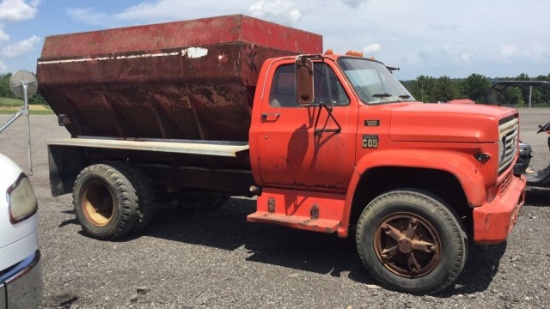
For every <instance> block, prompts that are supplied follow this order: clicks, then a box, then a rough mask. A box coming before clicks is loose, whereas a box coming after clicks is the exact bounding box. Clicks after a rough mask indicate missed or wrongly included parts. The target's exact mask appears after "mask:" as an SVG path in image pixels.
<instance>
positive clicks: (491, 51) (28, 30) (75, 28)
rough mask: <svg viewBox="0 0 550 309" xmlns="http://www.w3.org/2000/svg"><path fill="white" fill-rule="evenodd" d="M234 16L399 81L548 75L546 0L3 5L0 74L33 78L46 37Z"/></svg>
mask: <svg viewBox="0 0 550 309" xmlns="http://www.w3.org/2000/svg"><path fill="white" fill-rule="evenodd" d="M232 14H245V15H249V16H252V17H257V18H261V19H265V20H268V21H271V22H275V23H279V24H282V25H286V26H290V27H294V28H298V29H302V30H306V31H310V32H314V33H317V34H321V35H323V45H324V47H323V49H324V50H326V49H329V48H331V49H333V50H334V52H335V53H345V52H346V51H348V50H354V51H362V52H363V53H364V54H365V56H367V57H371V56H374V57H375V58H376V59H377V60H380V61H382V62H384V63H385V64H386V65H388V66H393V67H399V68H400V71H399V72H396V73H395V74H396V75H397V77H398V78H399V79H402V80H410V79H415V78H417V77H418V76H420V75H424V76H431V77H436V78H437V77H441V76H448V77H451V78H465V77H468V76H469V75H471V74H474V73H475V74H481V75H483V76H486V77H490V78H496V77H516V76H518V75H519V74H522V73H524V74H527V75H528V76H529V77H536V76H538V75H545V76H546V75H549V74H550V17H549V15H550V1H548V0H522V1H520V0H461V1H457V0H414V1H413V0H224V1H220V0H199V1H197V0H134V1H130V0H95V1H89V0H87V1H84V0H0V74H6V73H10V72H11V73H14V72H16V71H18V70H28V71H31V72H35V71H36V60H37V58H39V57H40V52H41V49H42V45H43V43H44V38H45V37H47V36H50V35H57V34H64V33H74V32H83V31H94V30H100V29H107V28H116V27H124V26H135V25H142V24H151V23H160V22H170V21H177V20H189V19H197V18H205V17H213V16H220V15H232Z"/></svg>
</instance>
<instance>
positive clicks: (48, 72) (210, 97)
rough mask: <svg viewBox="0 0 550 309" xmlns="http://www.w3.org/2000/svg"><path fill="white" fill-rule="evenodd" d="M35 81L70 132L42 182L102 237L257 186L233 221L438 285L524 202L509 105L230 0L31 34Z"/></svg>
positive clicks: (406, 285) (423, 288)
mask: <svg viewBox="0 0 550 309" xmlns="http://www.w3.org/2000/svg"><path fill="white" fill-rule="evenodd" d="M37 77H38V80H39V91H40V93H41V94H42V96H43V97H44V98H45V99H46V100H47V102H48V103H49V104H50V106H51V107H52V109H53V110H54V111H55V113H56V114H57V115H58V121H59V124H60V125H63V126H65V127H66V129H67V130H68V131H69V132H70V134H71V138H67V139H62V140H54V141H50V142H48V150H49V159H50V180H51V190H52V194H53V195H54V196H58V195H62V194H66V193H72V194H73V198H74V209H75V212H76V216H77V218H78V220H79V221H80V224H81V225H82V228H83V230H84V231H85V232H86V233H87V234H89V235H91V236H92V237H95V238H98V239H115V238H119V237H122V236H124V235H126V234H128V233H133V232H136V231H139V230H140V229H143V228H145V226H146V225H147V224H148V223H149V222H150V221H151V218H152V215H153V212H154V209H155V205H157V204H158V203H170V202H177V203H179V204H182V205H192V206H193V207H202V208H204V209H213V208H216V207H219V206H220V205H222V204H223V202H224V201H226V200H227V199H228V198H229V197H230V196H243V195H245V196H257V200H256V203H257V209H256V211H255V212H254V213H251V214H249V215H248V217H247V220H248V221H249V222H262V223H272V224H278V225H282V226H286V227H290V228H296V229H303V230H309V231H316V232H322V233H332V234H335V235H337V236H339V237H348V236H349V235H348V234H349V231H350V230H352V231H354V232H353V233H354V234H353V235H351V236H352V237H355V238H356V243H357V250H358V253H359V256H360V258H361V260H362V261H363V264H364V266H365V268H366V269H367V271H368V272H369V274H370V275H371V276H372V277H373V278H375V279H376V280H378V281H379V282H380V283H381V284H382V285H383V286H385V287H387V288H389V289H394V290H399V291H405V292H410V293H420V294H421V293H432V292H435V291H438V290H441V289H443V288H446V287H447V286H449V285H451V284H452V283H453V282H454V281H455V279H456V278H457V277H458V276H459V275H460V273H461V271H462V269H463V267H464V265H465V264H466V260H467V256H468V250H469V245H470V244H472V243H474V244H492V243H498V242H501V241H504V240H505V239H506V238H507V236H508V235H509V233H510V232H511V230H512V227H513V226H514V224H515V222H516V218H517V215H518V212H519V210H520V209H521V206H522V205H523V199H524V189H525V179H524V177H523V176H521V171H520V170H519V169H515V162H516V160H517V157H518V132H519V128H518V113H517V111H516V110H514V109H509V108H503V107H493V106H479V105H460V104H459V105H452V104H423V103H421V102H418V101H416V100H415V99H414V98H413V97H412V96H411V94H410V93H408V92H407V90H406V89H405V88H404V87H403V86H402V85H401V84H400V83H399V82H398V81H397V80H396V79H395V78H394V77H393V75H392V74H391V71H390V70H389V69H388V68H387V67H386V66H385V65H384V64H383V63H381V62H379V61H376V60H372V59H366V58H362V57H358V56H350V55H335V54H323V53H322V37H321V36H319V35H316V34H313V33H309V32H305V31H301V30H297V29H292V28H288V27H284V26H281V25H277V24H273V23H269V22H265V21H262V20H258V19H255V18H251V17H247V16H242V15H234V16H222V17H215V18H206V19H199V20H191V21H181V22H172V23H164V24H154V25H145V26H137V27H128V28H118V29H110V30H103V31H95V32H85V33H75V34H67V35H58V36H51V37H47V38H46V40H45V42H44V47H43V50H42V54H41V57H40V58H39V59H38V65H37Z"/></svg>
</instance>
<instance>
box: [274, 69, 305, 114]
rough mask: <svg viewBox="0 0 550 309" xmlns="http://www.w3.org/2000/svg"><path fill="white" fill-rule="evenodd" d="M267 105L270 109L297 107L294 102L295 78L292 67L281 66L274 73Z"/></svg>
mask: <svg viewBox="0 0 550 309" xmlns="http://www.w3.org/2000/svg"><path fill="white" fill-rule="evenodd" d="M269 105H271V106H272V107H298V106H299V105H298V103H297V102H296V77H295V74H294V66H293V65H291V64H289V65H283V66H280V67H278V68H277V71H275V76H274V77H273V85H271V95H270V97H269Z"/></svg>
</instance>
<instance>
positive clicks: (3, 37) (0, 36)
mask: <svg viewBox="0 0 550 309" xmlns="http://www.w3.org/2000/svg"><path fill="white" fill-rule="evenodd" d="M2 28H3V27H2V25H1V24H0V45H2V43H3V42H7V41H9V40H10V36H9V35H8V34H7V33H6V32H4V29H2Z"/></svg>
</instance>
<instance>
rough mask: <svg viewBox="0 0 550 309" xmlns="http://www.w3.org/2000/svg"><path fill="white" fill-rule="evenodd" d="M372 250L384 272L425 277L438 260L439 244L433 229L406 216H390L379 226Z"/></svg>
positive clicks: (415, 217) (422, 219) (411, 216)
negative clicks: (384, 269)
mask: <svg viewBox="0 0 550 309" xmlns="http://www.w3.org/2000/svg"><path fill="white" fill-rule="evenodd" d="M374 250H375V252H376V256H377V257H378V259H379V260H380V262H382V264H383V265H384V267H386V269H388V270H390V271H391V272H393V273H394V274H396V275H398V276H401V277H406V278H411V277H422V276H425V275H427V274H429V273H430V272H431V271H432V270H433V269H434V268H435V267H436V266H437V264H438V263H439V262H440V260H441V241H440V240H439V236H438V234H437V232H436V230H435V229H434V227H433V226H432V225H431V224H430V223H429V222H428V221H426V220H425V219H424V218H422V217H420V216H418V215H415V214H413V213H407V212H402V213H395V214H391V215H389V216H387V217H385V218H384V219H383V220H382V221H381V222H380V224H379V225H378V226H377V228H376V232H375V235H374Z"/></svg>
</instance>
